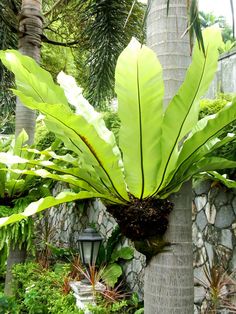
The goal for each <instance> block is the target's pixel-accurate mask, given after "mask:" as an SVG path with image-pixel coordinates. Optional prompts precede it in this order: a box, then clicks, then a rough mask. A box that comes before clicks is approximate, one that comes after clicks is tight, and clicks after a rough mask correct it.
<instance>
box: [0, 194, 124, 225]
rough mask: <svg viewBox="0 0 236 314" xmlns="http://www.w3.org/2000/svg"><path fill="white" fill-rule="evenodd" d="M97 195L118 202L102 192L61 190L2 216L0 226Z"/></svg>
mask: <svg viewBox="0 0 236 314" xmlns="http://www.w3.org/2000/svg"><path fill="white" fill-rule="evenodd" d="M96 197H99V198H104V199H107V200H108V201H111V202H117V200H116V199H113V198H112V197H109V196H107V195H103V194H100V193H93V192H86V191H82V192H79V193H73V192H68V191H64V192H61V193H60V194H58V195H57V196H56V197H53V196H47V197H45V198H41V199H40V200H38V201H37V202H33V203H31V204H30V205H29V206H27V207H26V209H25V210H24V211H23V212H22V213H20V214H13V215H11V216H9V217H4V218H0V227H3V226H7V225H9V224H11V223H14V222H17V221H20V220H22V219H25V218H27V217H29V216H32V215H34V214H36V213H39V212H41V211H42V210H45V209H47V208H50V207H52V206H56V205H59V204H62V203H68V202H73V201H76V200H81V199H88V198H96ZM118 202H119V201H118Z"/></svg>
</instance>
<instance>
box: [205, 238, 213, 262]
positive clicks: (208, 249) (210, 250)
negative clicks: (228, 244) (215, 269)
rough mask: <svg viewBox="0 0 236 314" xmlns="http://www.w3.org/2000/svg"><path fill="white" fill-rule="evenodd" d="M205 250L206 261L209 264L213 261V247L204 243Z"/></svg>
mask: <svg viewBox="0 0 236 314" xmlns="http://www.w3.org/2000/svg"><path fill="white" fill-rule="evenodd" d="M205 248H206V252H207V256H208V261H209V262H210V263H211V262H212V260H213V254H214V253H213V247H212V245H211V244H210V243H208V242H205Z"/></svg>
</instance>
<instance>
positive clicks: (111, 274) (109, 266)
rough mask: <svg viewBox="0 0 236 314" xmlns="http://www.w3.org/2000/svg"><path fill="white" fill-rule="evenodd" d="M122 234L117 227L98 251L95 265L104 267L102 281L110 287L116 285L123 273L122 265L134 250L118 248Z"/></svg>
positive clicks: (127, 247)
mask: <svg viewBox="0 0 236 314" xmlns="http://www.w3.org/2000/svg"><path fill="white" fill-rule="evenodd" d="M121 239H122V234H121V231H120V228H119V226H118V225H117V226H116V227H115V228H114V230H113V231H112V234H111V236H110V237H109V238H108V239H107V242H106V244H105V245H104V244H102V245H101V247H100V249H99V254H98V259H97V263H98V265H103V266H105V268H104V271H103V273H102V279H103V280H104V281H105V282H106V284H107V285H108V286H110V287H114V286H115V284H117V282H118V280H119V278H120V277H121V275H122V273H123V269H122V264H123V263H124V262H125V261H129V260H131V259H132V258H133V257H134V249H133V248H132V247H130V246H126V247H119V245H120V243H121Z"/></svg>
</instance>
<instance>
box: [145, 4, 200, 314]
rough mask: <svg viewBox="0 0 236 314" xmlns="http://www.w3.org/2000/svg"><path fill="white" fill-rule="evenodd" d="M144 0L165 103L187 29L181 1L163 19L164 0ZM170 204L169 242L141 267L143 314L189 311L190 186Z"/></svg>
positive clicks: (183, 54) (180, 75)
mask: <svg viewBox="0 0 236 314" xmlns="http://www.w3.org/2000/svg"><path fill="white" fill-rule="evenodd" d="M149 4H150V11H149V15H148V18H147V43H148V45H149V47H150V48H152V49H153V50H154V51H155V52H156V54H157V55H158V58H159V60H160V62H161V64H162V66H163V76H164V82H165V97H164V102H165V104H166V105H167V104H168V103H169V101H170V100H171V98H172V97H173V95H174V94H175V93H176V91H177V90H178V88H179V87H180V85H181V83H182V82H183V79H184V76H185V72H186V69H187V67H188V65H189V63H190V57H189V56H190V48H189V39H188V36H184V37H182V34H183V33H184V31H185V29H186V27H187V1H186V0H171V1H170V9H169V14H168V17H167V14H166V12H167V11H166V0H152V1H150V3H149ZM173 128H174V125H173ZM172 202H173V203H174V204H175V206H174V210H173V212H172V213H171V215H170V221H169V227H168V230H167V233H166V236H165V240H166V241H167V242H170V243H171V246H170V247H168V248H167V249H166V251H164V252H162V253H160V254H158V255H156V256H155V257H153V258H152V260H151V261H150V263H149V265H148V266H147V267H146V270H145V284H144V304H145V314H155V313H158V314H160V313H161V314H172V313H174V314H178V313H179V314H191V313H193V299H194V293H193V256H192V221H191V202H192V191H191V184H190V183H187V184H185V185H184V186H183V187H182V189H181V190H180V192H178V193H177V194H175V195H173V196H172Z"/></svg>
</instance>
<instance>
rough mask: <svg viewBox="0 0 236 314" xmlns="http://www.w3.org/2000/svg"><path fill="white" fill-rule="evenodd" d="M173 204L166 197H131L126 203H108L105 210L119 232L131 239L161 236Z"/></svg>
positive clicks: (164, 230) (166, 225)
mask: <svg viewBox="0 0 236 314" xmlns="http://www.w3.org/2000/svg"><path fill="white" fill-rule="evenodd" d="M173 206H174V204H173V203H171V202H170V201H168V200H167V199H165V200H161V199H154V198H149V199H145V200H139V199H135V198H134V199H132V200H131V203H130V204H129V205H128V206H127V205H110V206H108V207H107V210H108V212H109V213H110V214H112V216H113V217H114V218H115V220H116V221H117V223H118V224H119V226H120V229H121V232H122V233H123V234H124V235H125V236H126V237H127V238H129V239H131V240H133V241H140V240H144V239H148V238H150V237H155V236H163V235H164V233H165V232H166V230H167V227H168V216H169V214H170V212H171V211H172V209H173Z"/></svg>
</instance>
